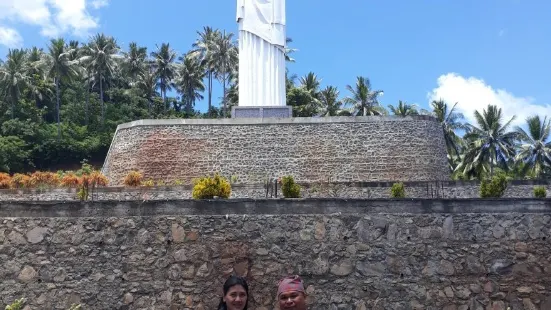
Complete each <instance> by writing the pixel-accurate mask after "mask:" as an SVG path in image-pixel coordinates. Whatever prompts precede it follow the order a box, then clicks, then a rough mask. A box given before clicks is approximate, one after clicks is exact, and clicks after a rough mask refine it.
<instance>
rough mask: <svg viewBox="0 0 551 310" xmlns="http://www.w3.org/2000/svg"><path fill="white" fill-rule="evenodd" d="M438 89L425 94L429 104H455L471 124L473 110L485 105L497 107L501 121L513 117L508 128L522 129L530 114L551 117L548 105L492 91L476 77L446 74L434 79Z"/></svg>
mask: <svg viewBox="0 0 551 310" xmlns="http://www.w3.org/2000/svg"><path fill="white" fill-rule="evenodd" d="M437 83H438V87H436V88H435V89H433V90H432V91H431V92H429V93H428V95H427V96H428V98H429V101H432V100H439V99H443V100H444V101H446V102H447V103H448V105H453V104H455V103H456V102H458V104H457V106H456V109H457V111H458V112H461V113H463V115H464V116H465V119H466V120H467V121H468V122H469V123H471V124H473V125H475V124H476V122H475V120H474V111H475V110H478V111H479V112H480V113H482V110H483V109H486V108H487V106H488V104H492V105H496V106H497V107H499V108H501V110H502V114H503V117H504V119H503V121H504V122H505V121H508V120H509V119H511V117H512V116H514V115H516V119H515V120H514V121H513V122H512V126H517V125H519V126H523V125H524V123H525V120H526V118H527V117H529V116H532V115H534V114H537V115H540V116H541V117H544V116H551V105H549V104H545V105H543V104H536V103H535V101H534V99H533V98H531V97H517V96H515V95H513V94H512V93H510V92H508V91H507V90H505V89H495V88H493V87H492V86H490V85H487V84H486V83H485V82H484V80H482V79H478V78H476V77H468V78H465V77H462V76H461V75H458V74H456V73H448V74H444V75H441V76H440V77H439V78H438V81H437Z"/></svg>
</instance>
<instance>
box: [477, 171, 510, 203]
mask: <svg viewBox="0 0 551 310" xmlns="http://www.w3.org/2000/svg"><path fill="white" fill-rule="evenodd" d="M506 189H507V176H506V175H505V174H504V173H500V174H498V175H495V176H494V177H493V178H492V179H491V180H488V179H484V180H482V182H481V183H480V197H481V198H499V197H502V196H503V194H504V193H505V190H506Z"/></svg>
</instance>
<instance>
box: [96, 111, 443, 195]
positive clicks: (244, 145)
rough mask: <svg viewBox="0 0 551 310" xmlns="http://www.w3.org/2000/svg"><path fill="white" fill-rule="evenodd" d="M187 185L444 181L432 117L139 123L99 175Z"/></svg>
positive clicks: (113, 180) (117, 140) (121, 138)
mask: <svg viewBox="0 0 551 310" xmlns="http://www.w3.org/2000/svg"><path fill="white" fill-rule="evenodd" d="M131 170H139V171H141V172H142V173H143V174H144V176H145V178H146V179H153V180H156V181H158V180H162V181H165V182H173V181H175V180H179V181H182V182H184V183H185V184H190V183H191V181H192V180H193V179H194V178H198V177H202V176H205V175H211V174H213V173H216V172H218V173H220V174H222V175H224V176H226V177H228V178H229V177H232V178H233V177H235V178H236V179H237V182H239V183H243V184H253V183H263V182H264V181H265V180H266V179H267V178H278V177H281V176H283V175H293V176H294V177H295V179H296V180H297V181H298V182H317V181H322V180H323V181H326V180H328V179H331V180H332V181H340V182H350V181H360V182H367V181H436V180H448V179H449V176H450V174H449V169H448V163H447V153H446V146H445V141H444V136H443V131H442V128H441V125H440V124H439V123H438V121H437V120H436V119H435V118H433V117H430V116H410V117H388V116H385V117H381V116H367V117H321V118H285V119H275V118H269V119H250V118H247V119H220V120H210V119H174V120H141V121H135V122H131V123H127V124H122V125H119V127H118V128H117V131H116V133H115V136H114V138H113V142H112V143H111V147H110V150H109V152H108V154H107V157H106V159H105V163H104V166H103V169H102V172H103V173H104V174H105V175H106V176H107V177H108V178H109V181H110V185H120V184H122V182H123V180H124V177H125V176H126V175H127V174H128V173H129V172H130V171H131Z"/></svg>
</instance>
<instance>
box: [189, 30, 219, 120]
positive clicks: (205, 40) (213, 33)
mask: <svg viewBox="0 0 551 310" xmlns="http://www.w3.org/2000/svg"><path fill="white" fill-rule="evenodd" d="M197 34H198V35H199V38H198V39H197V40H196V41H195V42H194V43H193V44H192V47H193V50H192V51H191V55H193V56H194V57H198V58H199V59H200V61H201V66H202V67H203V68H204V69H205V76H206V77H207V91H208V110H209V111H210V110H211V108H212V81H213V77H214V73H215V72H216V63H214V61H213V56H212V50H213V46H214V45H215V42H216V40H217V38H218V37H219V36H220V31H219V30H218V29H213V28H212V27H203V32H197Z"/></svg>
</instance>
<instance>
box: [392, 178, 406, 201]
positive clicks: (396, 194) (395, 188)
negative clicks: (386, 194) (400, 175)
mask: <svg viewBox="0 0 551 310" xmlns="http://www.w3.org/2000/svg"><path fill="white" fill-rule="evenodd" d="M390 197H392V198H406V190H405V188H404V183H402V182H399V183H394V184H392V187H391V188H390Z"/></svg>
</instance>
